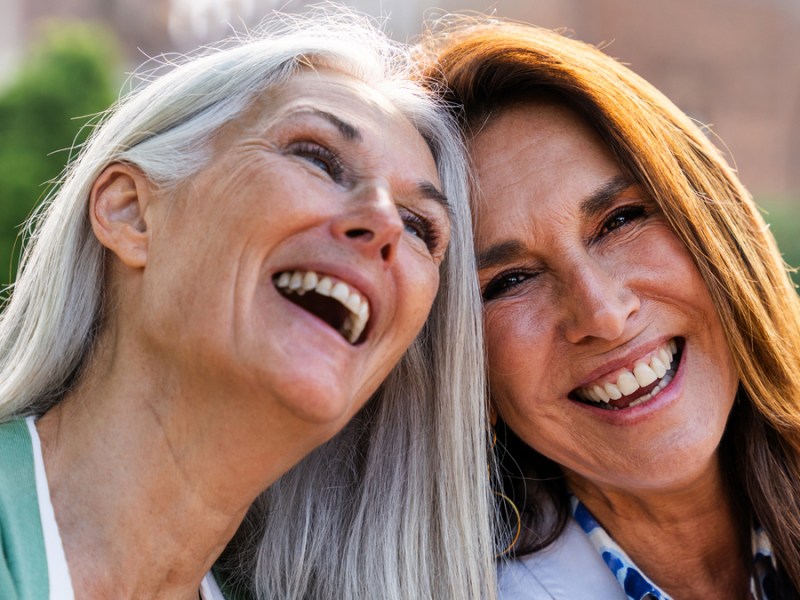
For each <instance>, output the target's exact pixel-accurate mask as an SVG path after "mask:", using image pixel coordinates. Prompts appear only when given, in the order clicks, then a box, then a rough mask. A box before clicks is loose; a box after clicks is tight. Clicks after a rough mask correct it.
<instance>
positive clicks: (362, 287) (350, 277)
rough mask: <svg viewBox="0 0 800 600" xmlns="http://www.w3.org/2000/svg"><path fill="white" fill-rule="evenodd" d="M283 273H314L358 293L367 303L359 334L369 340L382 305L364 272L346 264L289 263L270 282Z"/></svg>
mask: <svg viewBox="0 0 800 600" xmlns="http://www.w3.org/2000/svg"><path fill="white" fill-rule="evenodd" d="M284 271H290V272H291V271H315V272H317V273H319V274H321V275H329V276H331V277H333V278H335V279H338V280H340V281H343V282H344V283H346V284H347V285H348V286H349V287H352V288H354V289H355V290H356V291H358V293H360V294H361V295H362V296H363V297H364V298H366V299H367V302H369V321H367V326H366V327H365V328H364V332H363V333H362V334H361V337H362V338H363V339H364V340H369V338H370V336H371V332H372V330H373V329H374V327H375V324H376V323H378V320H379V319H380V316H381V314H382V305H381V296H380V294H379V293H378V291H377V290H378V286H377V283H376V282H374V281H372V280H371V279H370V278H369V277H368V276H366V275H365V274H364V270H359V269H356V268H354V267H352V266H350V265H346V264H344V265H343V264H331V263H322V262H298V263H291V264H290V265H287V266H285V267H278V268H276V269H274V270H272V272H271V273H269V280H270V282H272V281H273V279H274V277H275V276H276V275H277V274H278V273H283V272H284ZM272 287H273V289H274V291H275V292H276V293H277V294H278V295H279V296H281V297H282V298H283V296H282V295H281V294H280V292H278V289H277V288H275V286H274V284H273V286H272ZM287 302H288V303H289V304H291V305H292V306H293V307H294V308H295V309H297V310H300V311H302V312H303V313H304V314H307V315H310V316H311V317H312V318H313V319H314V320H315V321H318V322H320V323H322V324H323V325H324V326H325V327H326V328H327V329H330V330H332V331H334V330H333V328H331V326H330V325H329V324H328V323H326V322H325V321H323V320H322V319H319V318H318V317H316V316H315V315H313V314H311V313H309V312H308V311H307V310H304V309H302V308H300V307H299V306H297V305H296V304H294V303H293V302H290V301H287ZM334 333H336V335H337V336H338V337H339V338H340V339H342V340H344V338H342V336H341V334H339V333H338V332H336V331H334ZM344 341H345V343H347V345H348V346H349V347H351V348H356V347H358V346H360V345H361V344H357V345H356V344H350V343H349V342H347V341H346V340H344Z"/></svg>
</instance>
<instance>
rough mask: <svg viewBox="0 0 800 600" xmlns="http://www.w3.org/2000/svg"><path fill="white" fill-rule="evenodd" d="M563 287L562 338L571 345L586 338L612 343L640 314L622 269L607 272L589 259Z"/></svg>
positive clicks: (634, 296)
mask: <svg viewBox="0 0 800 600" xmlns="http://www.w3.org/2000/svg"><path fill="white" fill-rule="evenodd" d="M617 271H619V272H617ZM565 287H566V292H565V293H566V296H567V301H566V303H565V305H566V306H567V316H566V322H565V326H564V335H565V337H566V339H567V341H569V342H570V343H573V344H577V343H579V342H582V341H584V340H586V339H589V338H599V339H603V340H608V341H611V340H615V339H617V338H619V337H620V336H621V335H622V334H623V332H624V331H625V325H626V324H627V322H628V319H629V318H630V317H631V316H633V315H634V314H635V313H636V312H638V311H639V307H640V302H639V297H638V296H637V295H636V293H635V292H634V291H633V290H631V288H630V287H629V285H628V282H627V281H626V279H625V274H624V267H623V268H622V269H613V270H610V269H606V268H605V267H604V266H603V265H602V264H599V263H598V262H597V261H594V260H592V259H588V260H586V261H584V262H583V263H582V264H581V265H579V266H577V267H576V268H575V270H574V275H573V277H571V278H569V280H568V285H567V286H565Z"/></svg>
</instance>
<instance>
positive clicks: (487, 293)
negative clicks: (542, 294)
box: [482, 269, 538, 302]
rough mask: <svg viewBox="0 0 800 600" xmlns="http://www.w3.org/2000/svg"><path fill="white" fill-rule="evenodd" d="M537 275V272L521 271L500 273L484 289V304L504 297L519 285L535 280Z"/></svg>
mask: <svg viewBox="0 0 800 600" xmlns="http://www.w3.org/2000/svg"><path fill="white" fill-rule="evenodd" d="M537 275H538V273H537V272H536V271H533V272H530V271H521V270H518V269H517V270H511V271H506V272H504V273H500V274H499V275H496V276H495V277H493V278H492V280H491V281H489V283H487V284H486V287H485V288H483V292H482V296H483V300H484V302H486V301H488V300H494V299H495V298H498V297H499V296H502V295H504V294H505V293H506V292H509V291H510V290H512V289H513V288H515V287H517V286H518V285H522V284H523V283H525V282H526V281H529V280H531V279H533V278H534V277H536V276H537ZM512 280H516V281H512Z"/></svg>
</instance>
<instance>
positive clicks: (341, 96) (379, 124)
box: [255, 68, 422, 141]
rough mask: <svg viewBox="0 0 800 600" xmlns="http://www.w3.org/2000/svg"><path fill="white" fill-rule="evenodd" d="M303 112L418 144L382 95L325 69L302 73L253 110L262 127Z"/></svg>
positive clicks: (414, 131)
mask: <svg viewBox="0 0 800 600" xmlns="http://www.w3.org/2000/svg"><path fill="white" fill-rule="evenodd" d="M305 109H315V110H320V111H324V112H327V113H330V114H334V115H336V116H338V117H339V118H340V119H341V120H342V121H344V122H346V123H348V124H352V125H354V126H355V127H356V128H358V129H359V131H366V132H368V133H369V132H385V131H389V130H390V131H392V133H394V134H395V135H398V134H399V135H404V136H406V137H410V138H419V139H420V141H422V137H421V135H420V134H419V132H418V131H417V129H416V128H415V127H414V126H413V125H412V124H411V122H410V121H409V120H408V119H407V118H406V116H405V115H404V114H403V113H402V112H401V111H400V110H399V109H398V107H397V106H396V105H395V104H394V103H393V102H392V101H391V100H390V99H389V98H388V97H387V96H386V95H385V94H384V93H382V92H381V91H380V90H378V89H376V88H375V87H372V86H370V85H368V84H367V83H365V82H363V81H361V80H359V79H357V78H355V77H353V76H351V75H347V74H344V73H340V72H337V71H332V70H329V69H319V70H317V69H310V68H309V69H302V70H300V71H298V72H297V73H295V74H294V75H292V76H291V78H290V79H289V80H288V81H287V82H286V83H285V84H283V85H280V86H278V87H277V88H276V89H274V90H272V91H270V92H269V93H268V94H266V95H265V96H264V97H263V98H261V99H259V101H258V102H257V103H256V106H255V112H256V113H257V114H258V117H257V118H258V120H260V121H261V122H262V124H266V125H269V124H271V123H274V122H277V121H280V120H282V119H283V118H285V117H287V116H290V115H292V114H294V113H298V112H302V111H303V110H305ZM264 121H266V123H264ZM381 137H382V138H383V137H384V136H383V135H382V134H381Z"/></svg>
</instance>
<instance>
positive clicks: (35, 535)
mask: <svg viewBox="0 0 800 600" xmlns="http://www.w3.org/2000/svg"><path fill="white" fill-rule="evenodd" d="M47 575H48V571H47V555H46V553H45V547H44V533H43V531H42V521H41V517H40V515H39V498H38V496H37V494H36V476H35V472H34V466H33V442H32V441H31V436H30V432H29V431H28V425H27V424H26V423H25V420H24V419H17V420H14V421H10V422H8V423H0V599H2V600H48V598H49V594H50V586H49V582H48V579H47ZM214 575H215V577H216V579H217V581H218V582H219V584H220V588H221V589H222V593H223V595H224V596H225V598H227V599H228V600H239V599H246V596H245V595H244V594H242V593H241V592H238V593H237V592H236V591H235V590H233V589H231V587H230V586H227V585H225V583H226V582H225V581H224V579H223V578H221V577H220V574H219V573H217V572H216V570H215V573H214Z"/></svg>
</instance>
